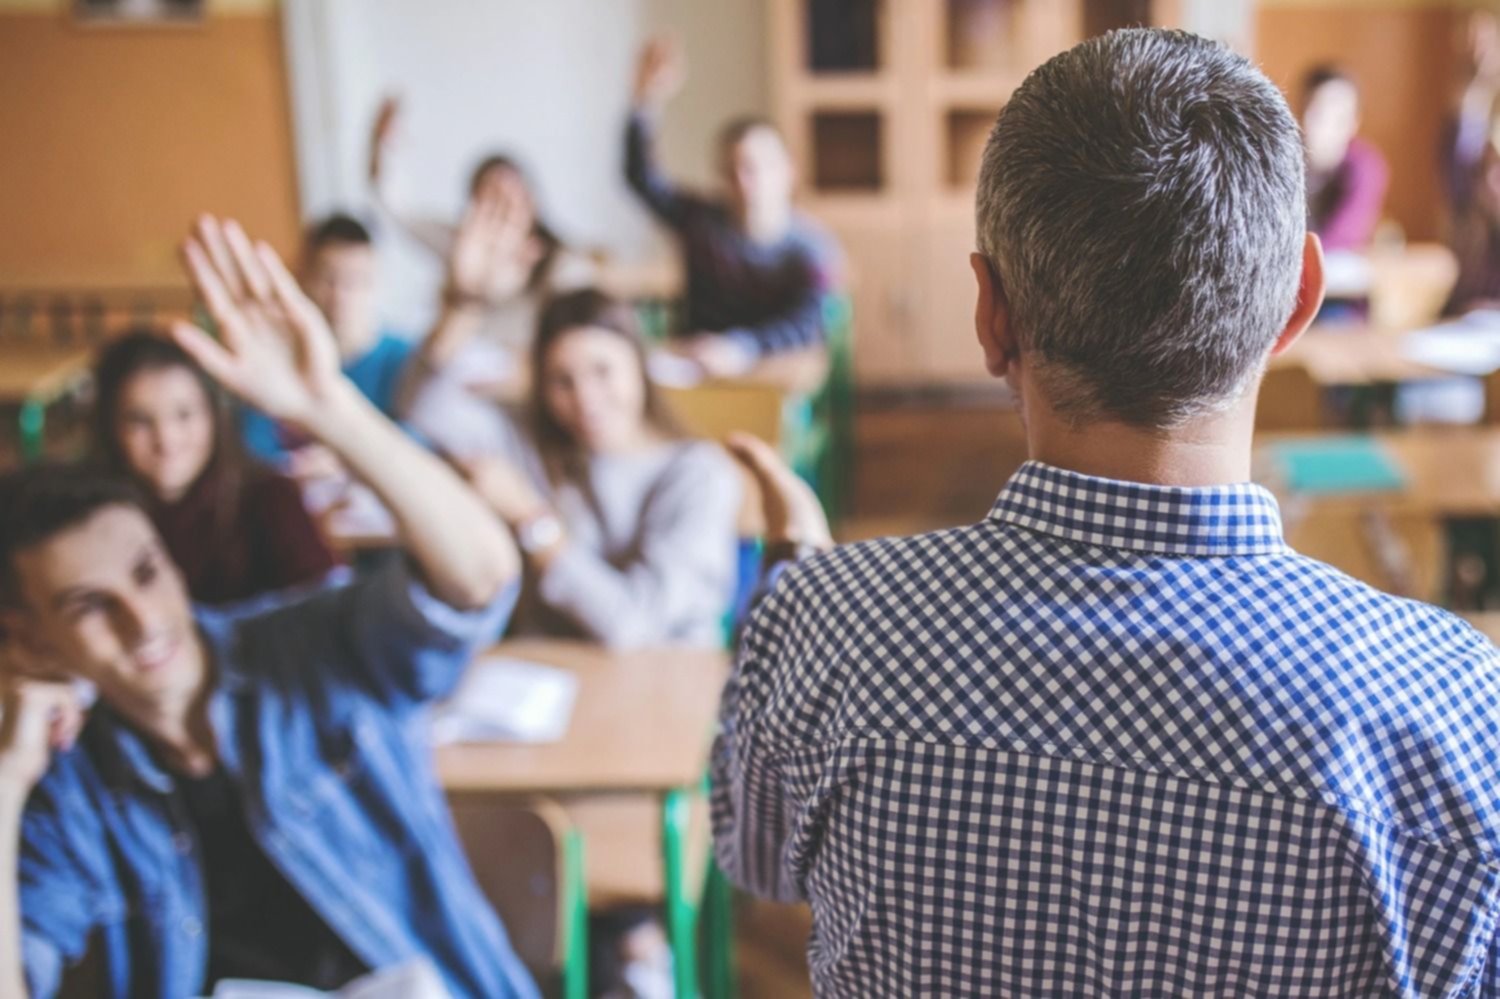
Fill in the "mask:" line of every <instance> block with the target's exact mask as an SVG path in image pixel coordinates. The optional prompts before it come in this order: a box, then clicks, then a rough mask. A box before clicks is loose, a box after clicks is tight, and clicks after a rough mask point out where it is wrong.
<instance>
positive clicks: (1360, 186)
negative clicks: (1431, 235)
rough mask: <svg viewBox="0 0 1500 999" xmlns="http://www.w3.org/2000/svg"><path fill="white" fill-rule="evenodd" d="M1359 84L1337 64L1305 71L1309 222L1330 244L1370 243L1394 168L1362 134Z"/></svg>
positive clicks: (1303, 103)
mask: <svg viewBox="0 0 1500 999" xmlns="http://www.w3.org/2000/svg"><path fill="white" fill-rule="evenodd" d="M1359 100H1360V96H1359V87H1358V86H1356V85H1355V82H1354V80H1353V78H1352V77H1350V76H1349V74H1348V73H1346V72H1344V71H1343V70H1342V69H1340V68H1339V67H1337V66H1333V65H1326V64H1325V65H1320V66H1314V67H1313V68H1312V69H1310V70H1308V71H1307V73H1306V74H1304V75H1303V77H1302V95H1301V112H1302V113H1301V118H1302V136H1303V140H1304V141H1305V143H1306V145H1307V211H1308V219H1309V226H1308V227H1309V228H1310V229H1312V231H1313V232H1315V233H1317V234H1318V238H1319V239H1321V240H1322V241H1323V248H1324V249H1326V250H1359V249H1363V248H1364V247H1366V246H1368V245H1369V243H1370V238H1371V237H1372V236H1374V235H1375V227H1376V226H1377V225H1379V224H1380V214H1381V211H1382V210H1383V209H1384V207H1385V192H1386V188H1387V187H1388V186H1389V184H1390V173H1391V172H1390V168H1389V167H1388V166H1386V162H1385V157H1384V156H1382V155H1381V153H1380V150H1378V149H1376V148H1375V147H1374V146H1373V145H1371V144H1370V143H1368V142H1366V141H1365V140H1364V139H1361V138H1360V137H1359V124H1360V107H1359Z"/></svg>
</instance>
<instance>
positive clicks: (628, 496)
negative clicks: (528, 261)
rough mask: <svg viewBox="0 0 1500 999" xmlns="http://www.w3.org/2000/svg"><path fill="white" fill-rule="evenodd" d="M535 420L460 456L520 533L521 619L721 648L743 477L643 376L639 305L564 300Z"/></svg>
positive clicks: (544, 329) (547, 346) (537, 353)
mask: <svg viewBox="0 0 1500 999" xmlns="http://www.w3.org/2000/svg"><path fill="white" fill-rule="evenodd" d="M531 357H532V392H531V401H530V406H529V417H528V419H527V421H526V425H525V426H524V427H518V426H516V425H515V424H514V423H509V422H507V423H506V424H505V425H504V431H503V434H502V436H501V438H500V439H499V440H498V441H497V442H496V446H495V447H494V449H493V450H491V451H490V452H488V453H483V454H479V455H474V456H471V457H469V458H467V459H466V460H461V464H463V465H464V467H465V468H466V469H467V471H468V474H469V479H470V482H471V483H472V484H473V486H474V488H475V489H476V491H478V492H479V494H480V495H481V496H483V497H484V498H485V499H486V500H487V501H488V502H489V504H490V506H491V507H492V508H493V509H494V510H495V512H496V513H497V514H498V515H499V516H500V518H501V519H502V520H504V521H505V522H506V524H508V525H509V526H510V528H511V530H512V531H513V532H514V533H515V536H516V538H517V541H518V542H519V544H520V548H521V551H522V553H523V555H524V557H525V560H526V565H527V568H528V579H529V580H530V585H529V587H528V590H527V594H526V597H525V598H524V599H523V600H522V605H521V609H520V611H519V613H518V616H517V628H518V630H520V631H522V632H533V633H543V634H551V635H562V636H571V637H581V638H587V639H591V640H593V641H599V642H603V643H605V644H607V645H610V646H615V647H620V646H641V645H649V644H664V643H689V644H697V645H714V644H716V643H718V642H719V641H721V640H722V631H721V626H722V621H723V617H724V614H725V611H726V610H727V609H728V607H729V605H730V603H731V601H732V599H733V595H734V593H733V591H734V581H735V557H736V556H735V551H736V544H735V541H736V534H735V529H736V525H737V523H738V516H739V503H740V479H739V477H738V475H737V473H736V472H735V470H734V467H733V465H732V464H731V462H730V461H729V460H728V458H727V457H726V456H725V455H724V453H723V452H722V451H721V450H720V449H719V448H718V447H716V446H715V445H713V444H710V443H707V442H705V441H699V440H693V439H690V438H687V437H685V436H684V435H683V434H682V432H681V431H680V430H679V429H678V427H677V425H676V423H675V422H674V421H673V419H672V417H671V415H670V414H669V412H668V411H667V408H666V405H665V403H664V402H663V400H662V398H661V395H660V392H659V390H658V389H657V388H656V386H655V385H654V384H653V383H652V382H651V381H650V379H648V378H647V377H646V370H645V348H644V346H643V344H642V342H641V338H640V334H639V332H638V331H637V329H636V325H635V317H634V313H633V312H632V310H631V309H630V308H629V307H628V306H625V305H623V304H621V303H618V302H615V301H614V300H612V299H610V298H609V297H608V296H606V295H604V294H603V293H602V292H598V291H594V290H584V291H577V292H573V293H571V294H568V295H563V296H560V297H558V298H556V299H554V300H553V301H552V302H551V303H550V304H549V305H548V306H547V308H546V310H545V311H543V313H542V316H541V321H540V323H539V325H538V328H537V334H536V338H535V340H534V341H533V343H532V352H531Z"/></svg>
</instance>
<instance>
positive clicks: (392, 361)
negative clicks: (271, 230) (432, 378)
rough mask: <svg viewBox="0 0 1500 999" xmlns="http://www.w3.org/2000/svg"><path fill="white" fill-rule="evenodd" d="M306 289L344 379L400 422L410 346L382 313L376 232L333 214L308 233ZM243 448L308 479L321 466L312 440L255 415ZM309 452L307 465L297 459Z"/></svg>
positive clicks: (247, 417) (244, 420)
mask: <svg viewBox="0 0 1500 999" xmlns="http://www.w3.org/2000/svg"><path fill="white" fill-rule="evenodd" d="M299 278H300V281H301V284H302V290H303V291H305V292H306V293H307V297H308V298H310V299H312V301H313V303H314V304H316V305H317V307H318V309H319V310H320V311H321V312H322V313H323V317H324V318H325V319H327V320H328V326H329V328H330V329H331V330H333V335H334V338H335V340H336V341H337V342H338V348H339V359H340V364H341V366H342V368H343V372H344V374H345V375H347V376H348V377H349V380H350V381H351V382H353V383H354V385H355V387H356V388H358V389H359V390H360V392H361V393H363V394H364V396H365V398H367V399H369V400H370V401H371V402H373V403H374V404H375V406H376V408H378V409H379V410H380V411H381V413H383V414H384V415H385V416H387V417H391V418H395V416H396V403H397V393H398V390H399V389H400V387H401V383H402V378H403V375H404V372H405V370H406V364H407V361H408V359H409V358H410V355H411V350H412V346H411V341H410V339H409V338H408V337H404V336H402V335H401V334H400V333H397V332H395V331H393V330H388V329H384V328H382V327H381V325H380V321H379V317H378V316H377V314H376V291H377V287H378V275H377V272H376V262H375V246H374V241H373V240H372V239H371V238H370V230H369V229H367V228H366V227H365V225H364V223H362V222H360V221H359V220H358V219H356V218H354V217H353V216H351V215H344V214H334V215H329V216H327V217H326V218H324V219H322V220H321V221H319V222H315V223H314V224H313V225H311V226H309V227H308V229H307V232H306V234H305V236H304V237H303V241H302V270H301V273H300V275H299ZM240 425H241V431H242V433H243V435H244V439H245V446H246V447H247V448H248V449H249V451H250V453H251V454H252V455H254V456H255V457H257V458H259V459H261V460H262V461H265V462H267V463H268V464H271V465H274V466H277V467H283V468H287V469H289V470H291V471H293V472H303V471H306V470H307V466H313V467H314V468H316V467H317V466H319V465H322V464H326V463H320V462H317V461H315V460H314V459H312V458H311V457H310V456H311V455H312V454H319V455H322V454H324V453H325V452H324V451H323V449H321V448H311V447H310V446H309V441H308V440H307V438H306V437H305V436H304V435H302V434H299V433H297V432H296V431H294V430H292V429H291V428H290V427H286V426H284V425H282V424H280V423H277V422H276V421H275V420H273V419H271V418H270V417H268V416H266V415H265V414H263V413H259V412H257V411H255V410H253V409H244V410H242V415H241V418H240ZM304 449H305V451H306V453H305V454H304V455H303V457H302V460H300V461H299V460H298V455H297V452H299V451H304Z"/></svg>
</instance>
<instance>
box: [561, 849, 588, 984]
mask: <svg viewBox="0 0 1500 999" xmlns="http://www.w3.org/2000/svg"><path fill="white" fill-rule="evenodd" d="M561 896H562V904H563V946H562V953H563V962H562V976H563V980H562V986H563V990H562V992H563V997H564V999H588V994H589V894H588V882H587V877H586V874H585V868H584V864H583V833H581V832H579V831H578V830H577V829H569V830H568V832H567V834H566V835H565V836H564V837H563V885H562V892H561Z"/></svg>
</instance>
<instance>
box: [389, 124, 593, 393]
mask: <svg viewBox="0 0 1500 999" xmlns="http://www.w3.org/2000/svg"><path fill="white" fill-rule="evenodd" d="M399 111H400V106H399V104H398V102H397V101H396V100H395V99H394V98H391V99H387V100H386V101H385V102H384V103H383V104H382V105H381V108H380V113H379V114H378V116H377V117H376V120H375V125H374V128H373V130H372V134H371V139H370V182H371V185H372V186H373V188H374V193H375V199H376V202H377V204H378V205H379V206H380V207H381V209H382V210H383V212H384V213H385V214H386V215H387V216H388V217H389V218H391V219H392V220H393V221H394V222H395V223H396V224H397V226H399V227H400V228H401V230H402V231H403V232H405V233H406V234H407V235H408V236H410V237H411V238H412V239H413V240H415V241H416V242H417V243H418V244H420V245H421V246H422V247H424V248H425V249H427V250H428V251H429V252H431V253H432V254H434V255H435V256H436V257H437V258H438V259H439V260H442V261H443V262H444V264H445V266H446V269H447V280H446V282H445V285H444V288H443V301H442V309H441V313H440V317H439V321H438V324H437V326H436V327H435V329H434V331H433V335H431V336H429V337H428V338H427V339H426V341H425V343H424V344H423V346H422V349H421V352H420V354H419V355H418V360H419V362H420V364H421V365H422V367H423V368H424V369H425V372H424V373H425V375H426V376H427V377H424V378H421V379H419V380H418V382H419V385H420V386H421V387H424V388H425V389H426V390H427V392H428V397H427V398H426V399H423V400H421V401H420V402H421V408H422V411H423V413H424V416H423V417H421V418H423V419H425V420H426V421H427V422H431V423H442V422H444V420H445V419H446V417H445V413H444V410H443V408H442V407H443V404H444V402H445V401H446V400H447V398H448V396H449V395H450V394H451V393H452V392H453V391H455V390H460V391H461V390H465V389H467V390H470V391H477V392H479V393H480V394H489V395H496V394H499V395H509V396H510V397H512V398H514V397H517V396H518V395H519V394H521V392H522V390H523V384H522V383H521V381H520V379H521V378H523V377H524V364H523V363H522V359H523V358H524V356H525V350H526V346H527V344H528V343H529V342H530V340H531V335H532V332H533V331H534V330H535V329H536V319H537V314H538V312H539V311H540V308H541V303H542V302H544V301H545V300H546V299H547V298H548V297H550V296H552V295H554V294H557V293H559V292H563V291H568V290H571V289H575V288H580V287H583V286H585V285H589V284H592V283H593V281H594V276H595V270H596V268H595V266H594V264H593V262H592V261H591V260H590V259H589V258H588V257H586V256H584V255H583V254H581V253H579V252H577V251H575V250H573V249H571V248H570V247H568V246H567V244H566V243H564V242H563V240H562V239H561V238H560V237H559V236H558V235H557V232H556V230H555V229H554V228H553V227H552V226H550V225H548V224H547V222H546V221H545V220H544V219H543V217H542V212H541V209H540V207H539V205H538V199H537V196H536V192H535V190H534V188H533V186H532V184H531V182H530V180H529V179H528V178H527V176H526V173H525V171H524V170H523V169H522V167H521V165H520V163H519V162H517V161H516V160H515V159H514V158H512V157H510V156H507V155H504V154H500V153H493V154H490V155H488V156H486V157H484V158H483V159H482V160H480V161H479V163H478V165H477V166H475V168H474V170H473V172H472V174H471V175H470V177H469V189H468V198H467V205H466V208H465V215H464V219H472V218H473V217H474V216H476V215H483V216H485V217H486V218H485V221H486V223H489V224H485V225H482V226H479V227H474V226H470V227H468V228H467V229H466V228H465V226H464V220H462V219H461V220H460V221H458V222H450V221H444V220H438V219H432V218H426V217H423V216H421V215H419V214H417V213H414V212H412V211H410V210H408V209H407V208H405V207H404V206H402V205H401V204H400V201H399V199H398V198H397V197H396V195H395V193H394V187H395V185H394V182H393V179H392V170H391V168H390V166H389V160H390V157H391V150H392V148H393V147H394V145H395V141H396V140H395V136H396V131H397V128H396V126H397V119H398V116H399ZM466 232H467V233H468V234H469V235H470V236H471V237H472V236H477V235H478V234H481V233H482V234H483V237H484V238H483V239H478V238H469V239H464V238H461V237H463V236H464V234H465V233H466ZM434 376H438V377H434ZM459 408H460V409H461V408H462V407H461V406H460V407H459Z"/></svg>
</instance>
